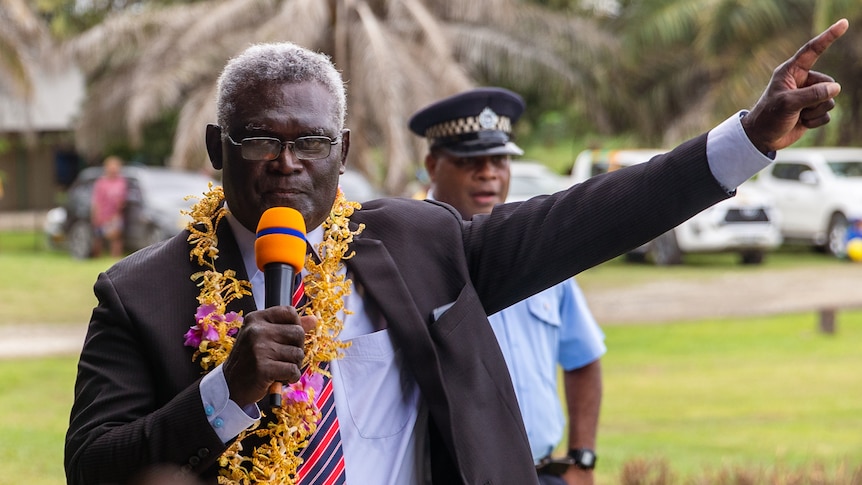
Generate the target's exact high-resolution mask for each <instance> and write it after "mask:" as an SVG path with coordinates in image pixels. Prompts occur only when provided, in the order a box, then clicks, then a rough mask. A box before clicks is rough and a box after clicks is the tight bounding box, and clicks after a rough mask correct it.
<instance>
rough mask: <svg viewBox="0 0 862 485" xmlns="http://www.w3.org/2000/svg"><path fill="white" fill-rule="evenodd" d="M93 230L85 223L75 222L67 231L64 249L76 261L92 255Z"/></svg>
mask: <svg viewBox="0 0 862 485" xmlns="http://www.w3.org/2000/svg"><path fill="white" fill-rule="evenodd" d="M94 238H95V235H94V234H93V228H92V227H91V226H90V223H88V222H86V221H77V222H75V223H74V224H72V227H71V228H70V229H69V237H68V240H67V241H66V247H67V248H68V249H69V254H71V255H72V257H73V258H76V259H86V258H89V257H91V256H92V255H93V239H94Z"/></svg>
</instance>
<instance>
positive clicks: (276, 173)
mask: <svg viewBox="0 0 862 485" xmlns="http://www.w3.org/2000/svg"><path fill="white" fill-rule="evenodd" d="M249 91H253V92H248V93H246V94H247V96H242V97H240V99H239V100H238V104H239V107H238V108H237V110H236V113H235V114H234V117H233V119H231V120H229V122H228V123H229V127H226V129H228V130H229V133H227V134H228V135H230V137H231V138H232V139H233V140H234V141H235V142H237V143H241V141H242V140H243V139H244V138H250V137H270V138H277V139H278V140H281V141H282V142H286V141H293V140H295V139H296V138H298V137H301V136H327V137H329V138H332V139H333V140H335V139H339V138H340V139H341V142H340V143H338V144H335V145H332V147H331V149H332V150H331V152H330V154H329V156H328V157H326V158H323V159H318V160H300V159H298V158H296V156H295V154H294V153H293V151H291V149H290V148H289V147H285V148H284V149H283V150H282V152H281V154H280V155H279V156H278V157H277V158H276V159H275V160H271V161H249V160H245V159H244V158H243V157H242V155H241V148H240V147H239V146H235V145H233V144H232V143H231V142H230V141H229V140H223V141H222V140H221V139H219V138H216V137H215V136H214V134H213V133H211V132H212V131H215V132H216V133H217V132H218V129H217V128H214V127H213V126H212V125H211V126H210V127H208V132H207V149H208V150H209V151H210V159H211V160H212V162H213V166H214V167H215V168H216V169H218V168H221V169H222V170H223V173H222V179H223V184H224V191H225V198H226V199H227V203H228V206H229V207H230V210H231V213H232V214H233V215H234V216H235V217H236V218H237V220H239V221H240V222H241V223H242V224H243V225H244V226H245V227H246V228H248V229H249V230H251V231H255V230H257V223H258V221H259V220H260V216H261V214H263V213H264V211H266V210H267V209H269V208H271V207H278V206H285V207H292V208H294V209H296V210H298V211H299V212H300V213H301V214H302V216H303V218H304V219H305V224H306V227H307V229H308V230H309V231H310V230H312V229H314V228H316V227H317V226H319V225H320V224H321V223H323V221H324V220H325V219H326V217H327V216H328V215H329V210H330V208H331V207H332V202H333V200H334V199H335V194H336V191H337V189H338V177H339V175H340V174H341V173H342V172H343V171H344V166H345V160H346V157H347V150H348V148H349V146H350V133H349V131H348V130H344V131H343V133H342V131H340V130H339V126H338V125H337V123H336V121H335V119H336V118H335V116H334V113H335V103H334V101H333V100H332V97H331V96H330V95H329V94H328V93H327V91H326V89H325V88H324V87H323V86H322V85H321V84H319V83H317V82H305V83H299V84H283V85H279V86H271V87H268V88H264V89H256V88H250V89H249ZM214 150H220V156H221V158H220V160H221V163H219V162H217V157H218V156H219V154H217V153H213V151H214Z"/></svg>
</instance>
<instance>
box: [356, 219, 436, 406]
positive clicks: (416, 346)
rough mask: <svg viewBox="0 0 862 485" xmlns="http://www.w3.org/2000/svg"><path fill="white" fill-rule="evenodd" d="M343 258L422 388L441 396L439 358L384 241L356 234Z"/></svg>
mask: <svg viewBox="0 0 862 485" xmlns="http://www.w3.org/2000/svg"><path fill="white" fill-rule="evenodd" d="M350 249H351V250H353V251H355V254H354V256H353V257H352V258H350V259H348V260H347V262H346V265H347V269H348V271H349V272H350V273H351V277H352V278H354V279H355V280H356V282H357V283H358V284H360V285H362V288H363V290H364V291H365V296H366V298H370V299H371V300H372V302H373V304H375V305H376V306H377V308H378V309H379V310H380V312H381V314H382V315H383V316H384V318H385V319H386V322H387V329H388V331H389V333H390V335H391V337H392V339H393V341H394V342H395V344H396V347H397V348H399V349H400V350H402V351H403V354H404V359H405V361H406V362H407V363H408V365H409V366H410V370H411V372H412V373H413V375H414V376H415V378H416V380H417V382H419V384H420V386H421V387H422V388H423V392H432V393H436V395H438V396H444V395H445V392H444V389H443V386H442V381H441V378H442V376H441V370H440V369H441V367H440V362H439V359H438V357H437V354H436V352H435V350H434V349H435V347H434V345H433V342H432V341H431V335H430V333H429V331H428V327H427V326H426V324H425V322H424V319H423V317H422V315H421V314H420V312H419V310H418V309H417V308H416V305H415V304H414V301H413V297H412V296H411V295H410V292H409V290H408V289H407V286H406V284H405V283H404V280H403V279H402V278H401V274H400V272H399V271H398V268H397V266H396V265H395V262H394V261H393V260H392V258H391V256H390V255H389V252H388V251H387V250H386V248H385V247H384V246H383V243H382V242H381V241H379V240H377V239H370V238H363V237H361V235H360V236H358V237H357V238H356V239H354V241H353V243H352V244H351V248H350Z"/></svg>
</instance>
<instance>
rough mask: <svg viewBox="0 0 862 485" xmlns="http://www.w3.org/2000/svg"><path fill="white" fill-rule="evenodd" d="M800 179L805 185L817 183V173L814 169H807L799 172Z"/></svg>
mask: <svg viewBox="0 0 862 485" xmlns="http://www.w3.org/2000/svg"><path fill="white" fill-rule="evenodd" d="M799 181H800V182H802V183H803V184H805V185H817V182H818V180H817V174H816V173H814V171H813V170H806V171H804V172H802V173H800V174H799Z"/></svg>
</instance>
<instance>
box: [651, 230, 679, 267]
mask: <svg viewBox="0 0 862 485" xmlns="http://www.w3.org/2000/svg"><path fill="white" fill-rule="evenodd" d="M649 255H650V259H652V262H653V263H654V264H655V265H656V266H670V265H673V264H680V263H682V251H680V249H679V244H678V243H677V242H676V234H674V232H673V231H668V232H666V233H664V234H662V235H661V236H659V237H657V238H655V239H654V240H653V241H652V243H650V248H649Z"/></svg>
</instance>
